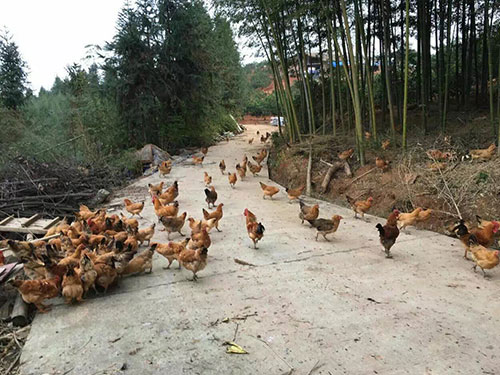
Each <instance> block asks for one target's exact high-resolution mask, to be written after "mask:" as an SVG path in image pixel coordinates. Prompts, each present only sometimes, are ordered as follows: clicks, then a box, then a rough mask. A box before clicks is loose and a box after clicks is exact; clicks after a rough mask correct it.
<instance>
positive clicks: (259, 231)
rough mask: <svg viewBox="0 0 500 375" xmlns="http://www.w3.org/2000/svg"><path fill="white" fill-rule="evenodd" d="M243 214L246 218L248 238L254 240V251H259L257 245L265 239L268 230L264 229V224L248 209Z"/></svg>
mask: <svg viewBox="0 0 500 375" xmlns="http://www.w3.org/2000/svg"><path fill="white" fill-rule="evenodd" d="M243 214H244V215H245V218H246V227H247V233H248V237H249V238H250V239H251V240H252V242H253V247H254V249H257V243H258V242H259V241H260V240H261V239H262V238H263V237H264V231H265V230H266V228H264V225H262V223H258V222H257V217H256V216H255V215H254V214H253V213H252V212H250V211H249V210H248V209H247V208H245V211H244V213H243Z"/></svg>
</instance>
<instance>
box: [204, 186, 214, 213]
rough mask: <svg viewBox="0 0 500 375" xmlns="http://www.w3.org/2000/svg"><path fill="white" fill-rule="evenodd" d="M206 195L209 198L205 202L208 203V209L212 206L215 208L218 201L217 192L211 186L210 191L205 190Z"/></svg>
mask: <svg viewBox="0 0 500 375" xmlns="http://www.w3.org/2000/svg"><path fill="white" fill-rule="evenodd" d="M205 195H206V196H207V197H206V198H205V202H207V204H208V208H210V205H212V206H215V202H216V201H217V192H216V191H215V188H214V187H213V186H210V189H205Z"/></svg>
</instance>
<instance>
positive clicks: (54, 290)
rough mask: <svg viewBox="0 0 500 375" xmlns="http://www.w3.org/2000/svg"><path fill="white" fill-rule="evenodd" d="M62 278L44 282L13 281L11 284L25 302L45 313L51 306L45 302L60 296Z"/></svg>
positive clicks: (57, 277) (56, 277)
mask: <svg viewBox="0 0 500 375" xmlns="http://www.w3.org/2000/svg"><path fill="white" fill-rule="evenodd" d="M60 282H61V278H60V277H59V276H55V277H53V278H51V279H44V280H16V279H14V280H12V281H10V283H11V284H12V285H13V286H14V287H15V288H17V290H18V291H19V293H20V294H21V297H22V299H23V301H24V302H26V303H32V304H34V305H35V306H36V308H37V309H38V311H40V312H41V313H45V312H47V311H49V310H50V306H47V305H44V304H43V301H45V300H46V299H51V298H54V297H57V296H58V295H59V283H60Z"/></svg>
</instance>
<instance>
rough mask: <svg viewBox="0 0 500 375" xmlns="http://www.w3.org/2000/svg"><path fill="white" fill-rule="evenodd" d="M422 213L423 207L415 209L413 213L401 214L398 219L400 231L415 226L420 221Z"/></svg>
mask: <svg viewBox="0 0 500 375" xmlns="http://www.w3.org/2000/svg"><path fill="white" fill-rule="evenodd" d="M421 212H422V208H421V207H417V208H415V209H414V210H413V211H412V212H408V213H400V214H399V218H398V225H399V229H400V230H402V229H405V228H406V227H410V226H415V224H416V223H417V221H418V215H419V214H420V213H421Z"/></svg>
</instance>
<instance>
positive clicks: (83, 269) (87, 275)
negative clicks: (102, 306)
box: [79, 254, 97, 295]
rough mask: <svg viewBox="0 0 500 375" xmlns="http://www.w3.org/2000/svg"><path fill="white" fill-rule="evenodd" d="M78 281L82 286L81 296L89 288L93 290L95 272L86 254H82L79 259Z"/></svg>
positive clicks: (95, 277)
mask: <svg viewBox="0 0 500 375" xmlns="http://www.w3.org/2000/svg"><path fill="white" fill-rule="evenodd" d="M79 274H80V280H81V281H82V286H83V295H85V294H86V293H87V292H88V290H89V289H90V287H92V288H94V291H96V292H97V290H96V289H95V281H96V279H97V271H96V270H95V268H94V263H93V262H92V260H90V258H89V256H88V255H87V254H84V255H83V256H82V258H81V259H80V272H79Z"/></svg>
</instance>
